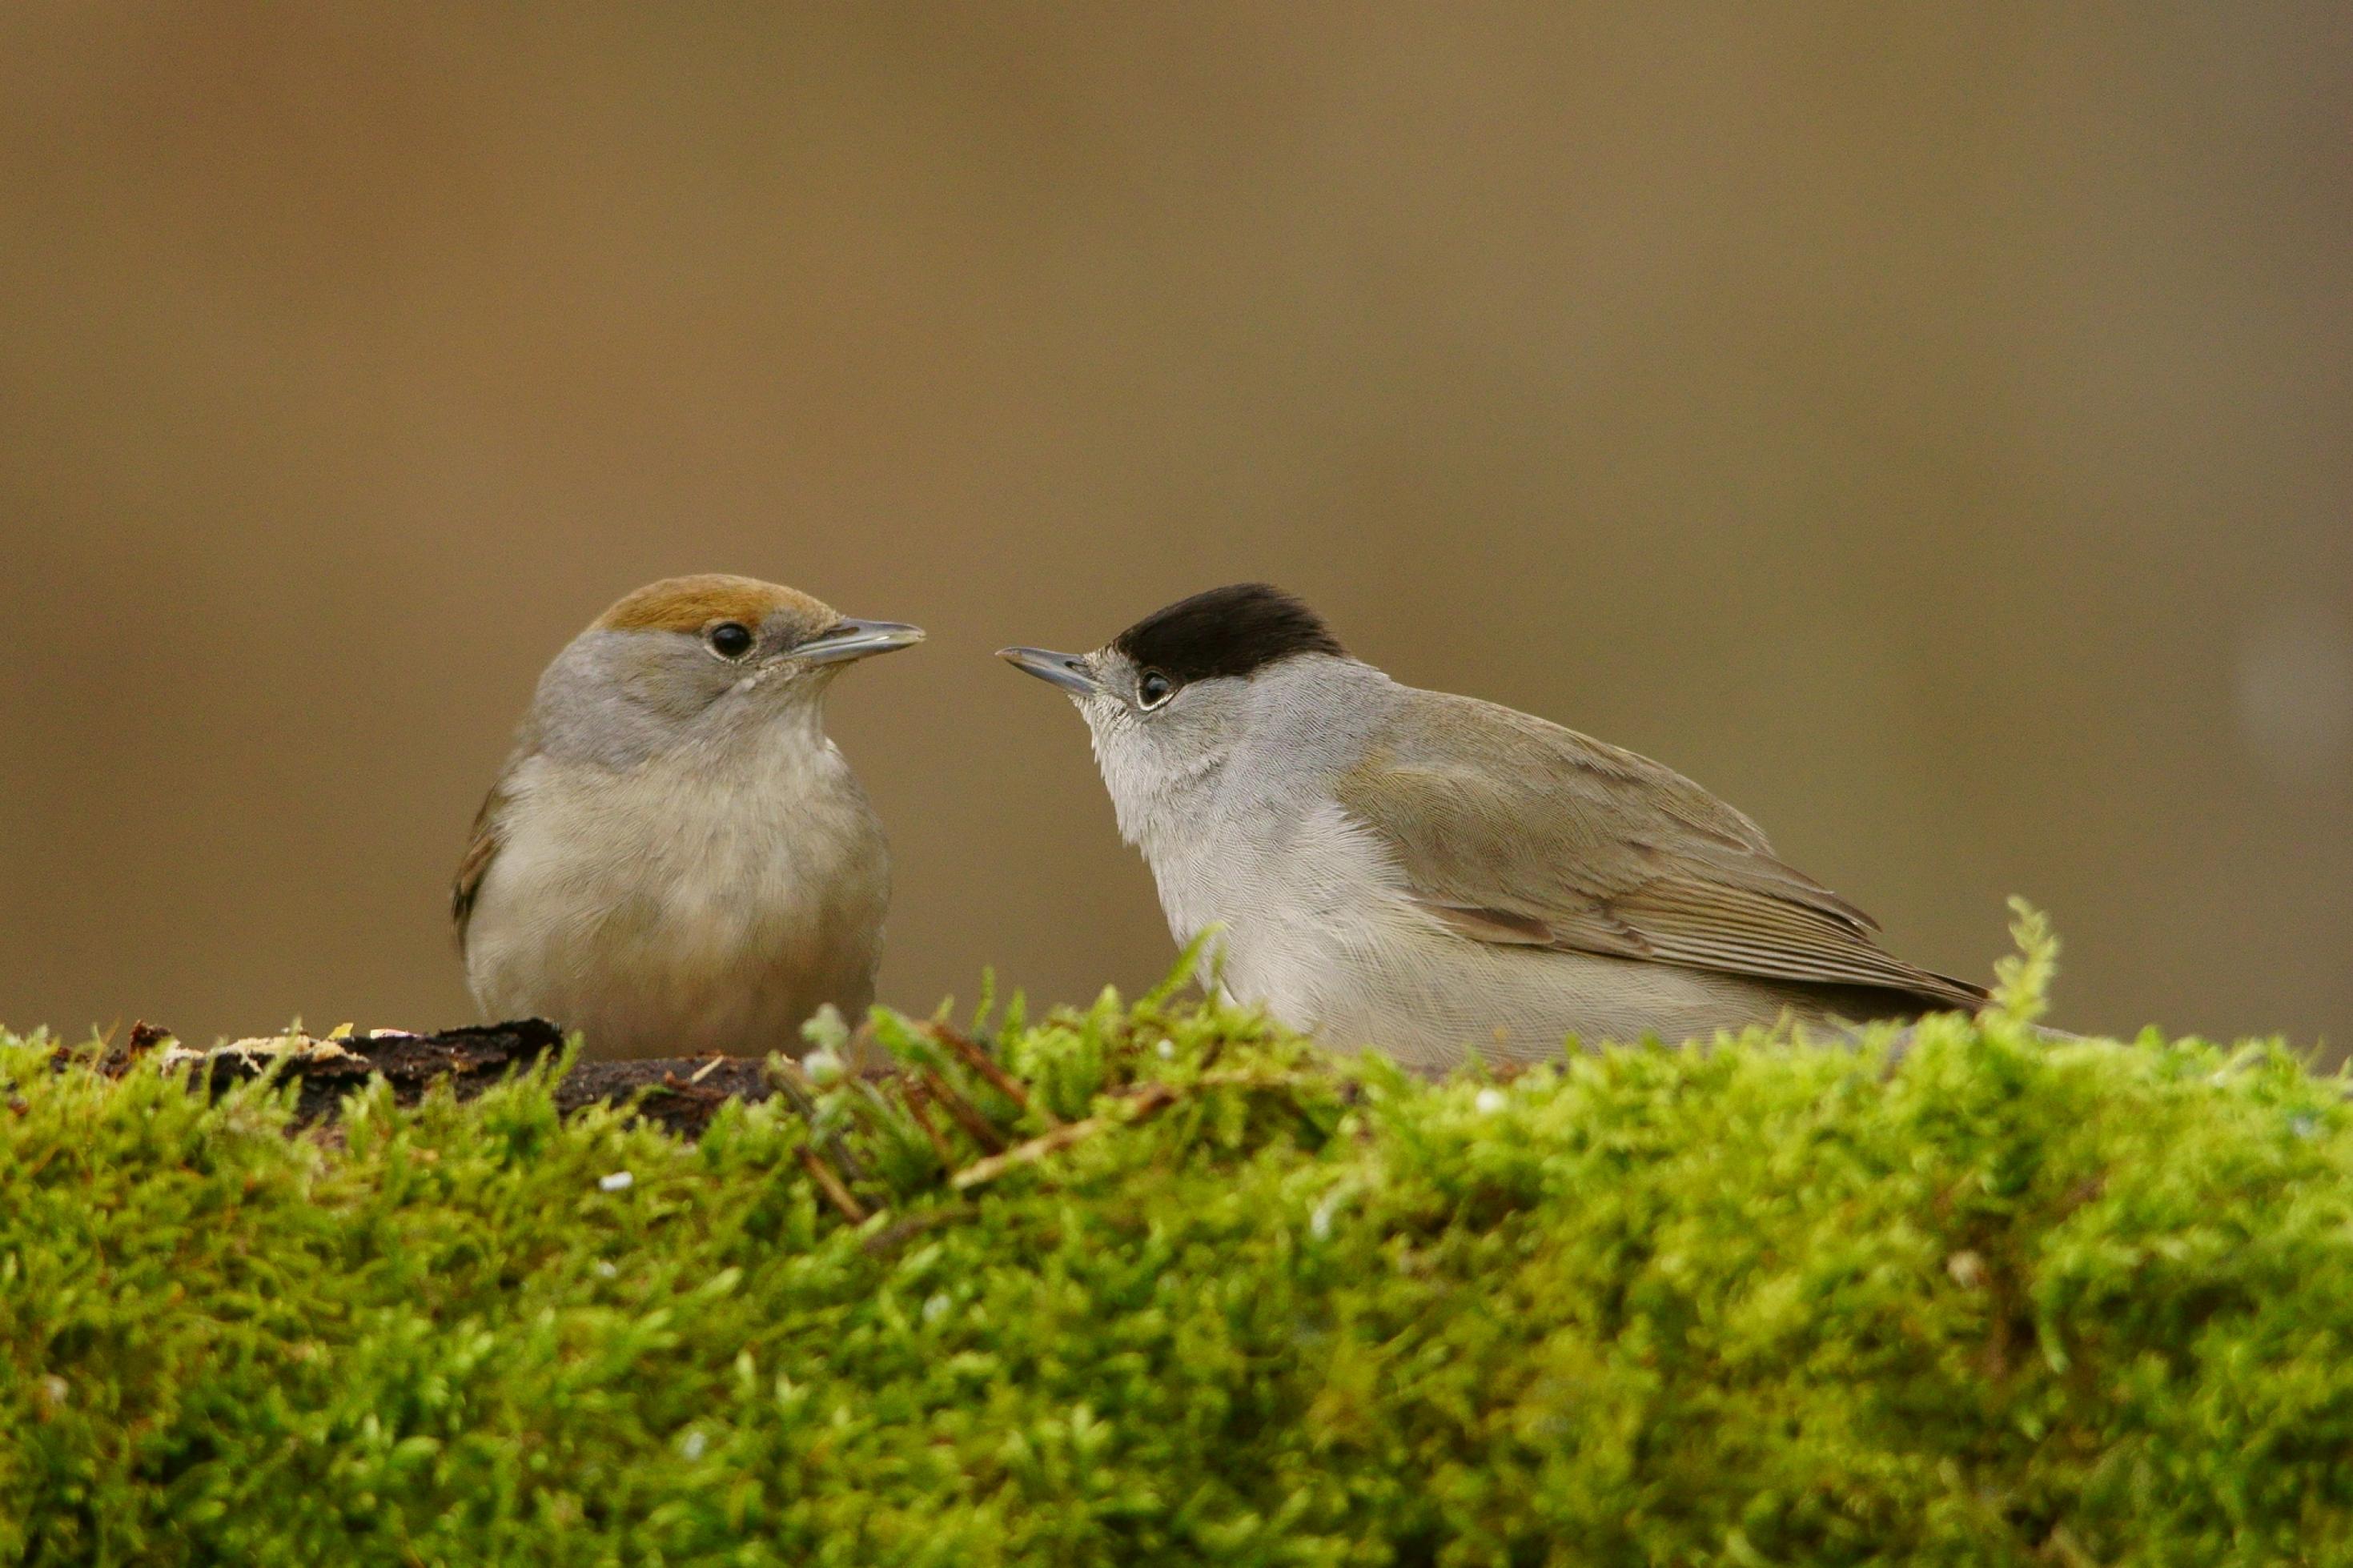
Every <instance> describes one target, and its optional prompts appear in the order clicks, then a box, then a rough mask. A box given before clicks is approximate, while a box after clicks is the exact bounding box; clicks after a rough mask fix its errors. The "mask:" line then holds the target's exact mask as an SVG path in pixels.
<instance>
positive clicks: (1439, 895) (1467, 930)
mask: <svg viewBox="0 0 2353 1568" xmlns="http://www.w3.org/2000/svg"><path fill="white" fill-rule="evenodd" d="M1419 700H1421V701H1425V702H1430V703H1436V704H1440V705H1442V706H1441V707H1440V709H1438V710H1421V711H1418V712H1416V713H1414V714H1413V715H1412V720H1413V721H1412V722H1411V723H1410V724H1400V723H1393V724H1391V725H1390V726H1389V727H1388V729H1387V730H1386V731H1383V732H1382V733H1381V734H1379V735H1378V736H1377V738H1376V743H1375V744H1374V746H1373V747H1372V749H1371V750H1370V751H1369V752H1368V753H1367V755H1366V760H1365V761H1364V763H1361V764H1359V765H1358V766H1357V767H1356V769H1355V770H1353V771H1352V772H1350V773H1347V774H1346V775H1345V776H1344V777H1343V778H1342V780H1341V781H1340V784H1339V796H1340V801H1341V804H1342V805H1344V806H1345V807H1346V809H1347V810H1348V811H1349V812H1350V813H1351V815H1353V816H1355V817H1356V819H1357V820H1359V821H1360V822H1362V823H1363V824H1364V825H1365V826H1366V827H1368V828H1370V829H1371V830H1372V831H1373V832H1374V833H1375V834H1376V835H1377V837H1378V838H1379V839H1380V841H1381V842H1382V843H1383V845H1384V846H1385V847H1387V848H1388V851H1389V852H1390V854H1391V855H1392V856H1393V857H1394V858H1395V860H1396V863H1397V866H1398V870H1399V872H1400V873H1401V874H1402V876H1403V877H1404V879H1405V881H1406V885H1407V889H1408V890H1409V893H1410V894H1411V896H1412V897H1413V898H1414V899H1416V900H1418V901H1419V902H1420V903H1421V904H1422V905H1423V906H1424V907H1425V908H1427V909H1429V910H1430V911H1431V912H1432V913H1433V914H1435V915H1436V916H1438V917H1439V918H1440V920H1441V921H1445V922H1446V923H1447V924H1448V925H1449V926H1450V927H1451V928H1452V929H1453V930H1455V931H1458V932H1460V933H1461V935H1463V936H1465V937H1469V938H1472V939H1473V940H1475V941H1480V942H1494V943H1500V944H1505V945H1511V946H1535V947H1551V948H1556V949H1560V950H1563V951H1570V952H1592V953H1600V954H1606V955H1609V956H1612V957H1620V958H1635V959H1649V960H1651V961H1654V962H1658V963H1677V964H1683V965H1684V966H1686V967H1690V968H1694V969H1709V970H1720V971H1725V972H1727V973H1736V974H1747V975H1756V976H1759V977H1761V978H1767V979H1774V980H1789V981H1798V982H1804V983H1813V984H1849V985H1873V986H1884V987H1887V988H1889V989H1892V990H1896V991H1902V992H1907V993H1911V994H1915V995H1917V996H1919V997H1921V998H1923V999H1924V1000H1926V1001H1927V1002H1928V1003H1930V1004H1931V1005H1937V1006H1947V1007H1975V1006H1977V1005H1978V1004H1979V1003H1980V1002H1982V1001H1983V999H1984V993H1983V992H1982V991H1980V990H1978V988H1977V987H1975V986H1972V985H1969V984H1965V983H1964V982H1961V981H1957V980H1953V979H1949V978H1947V977H1946V976H1944V975H1940V974H1935V973H1930V972H1928V971H1926V970H1924V969H1919V968H1916V967H1915V966H1913V965H1911V964H1908V963H1904V962H1903V961H1901V960H1900V959H1897V958H1894V957H1893V956H1891V955H1890V954H1888V953H1887V952H1884V951H1883V950H1882V949H1881V948H1880V946H1879V944H1878V942H1876V941H1875V940H1874V939H1873V932H1874V931H1876V930H1877V926H1876V924H1875V922H1873V921H1872V919H1871V917H1870V916H1868V915H1866V914H1864V913H1863V912H1862V910H1859V909H1857V908H1855V906H1853V905H1852V904H1851V903H1849V902H1847V901H1846V900H1844V899H1841V898H1840V897H1839V896H1838V895H1837V894H1836V893H1833V892H1831V890H1830V889H1827V888H1825V887H1823V886H1822V885H1821V884H1820V883H1819V882H1816V881H1814V880H1813V879H1811V878H1810V877H1808V876H1806V875H1805V874H1804V873H1802V872H1800V871H1798V870H1796V869H1794V868H1791V867H1789V866H1786V865H1784V864H1782V863H1781V862H1780V861H1779V860H1777V859H1775V858H1773V854H1772V849H1771V846H1769V845H1768V844H1767V842H1766V840H1765V836H1764V834H1763V833H1762V832H1760V831H1759V830H1758V829H1757V825H1756V824H1755V823H1753V822H1751V821H1749V820H1748V818H1746V816H1742V815H1741V814H1740V813H1739V812H1737V811H1735V810H1734V809H1733V808H1732V807H1730V806H1728V805H1725V804H1724V803H1723V802H1722V801H1720V800H1717V799H1716V798H1715V796H1714V795H1709V794H1708V793H1707V792H1706V791H1705V790H1703V789H1701V788H1700V787H1699V786H1698V785H1697V784H1693V783H1692V782H1691V781H1690V780H1689V779H1686V778H1684V777H1683V776H1682V775H1681V774H1679V773H1675V772H1673V771H1672V769H1669V768H1665V767H1662V766H1661V765H1660V764H1659V763H1653V762H1651V761H1650V760H1649V759H1648V758H1645V757H1640V756H1636V755H1635V754H1634V753H1633V752H1626V751H1621V750H1620V749H1619V748H1617V747H1615V746H1610V745H1607V744H1605V743H1603V742H1599V741H1595V740H1592V739H1589V738H1588V737H1586V736H1583V735H1579V734H1577V733H1576V732H1575V731H1569V730H1564V729H1562V728H1560V727H1559V726H1558V725H1556V724H1550V723H1546V721H1543V720H1541V719H1536V718H1534V717H1531V716H1530V715H1527V714H1525V713H1519V712H1515V711H1514V710H1511V709H1508V708H1501V707H1497V706H1495V705H1494V704H1492V703H1486V702H1479V701H1476V700H1473V699H1471V698H1463V697H1450V696H1442V695H1440V694H1435V693H1431V694H1427V695H1423V696H1421V697H1420V699H1419ZM1449 710H1451V711H1449ZM1432 736H1442V737H1443V741H1442V742H1435V741H1430V740H1424V739H1418V738H1417V737H1432Z"/></svg>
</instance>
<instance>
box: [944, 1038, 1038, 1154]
mask: <svg viewBox="0 0 2353 1568" xmlns="http://www.w3.org/2000/svg"><path fill="white" fill-rule="evenodd" d="M923 1032H924V1033H925V1034H927V1035H929V1036H930V1037H932V1038H933V1039H934V1040H936V1041H938V1042H939V1043H940V1044H941V1045H944V1046H945V1047H947V1048H948V1049H949V1050H951V1051H954V1052H955V1054H956V1055H957V1057H959V1058H962V1060H963V1062H964V1065H965V1066H966V1067H968V1068H972V1070H973V1071H975V1072H976V1073H978V1074H979V1075H980V1076H981V1077H983V1078H985V1079H987V1080H988V1081H989V1083H990V1085H991V1086H992V1087H993V1088H995V1089H996V1090H997V1093H999V1094H1001V1095H1003V1096H1004V1097H1005V1098H1006V1099H1008V1100H1011V1101H1012V1102H1013V1103H1014V1104H1016V1105H1018V1106H1019V1107H1020V1108H1021V1109H1022V1110H1023V1111H1025V1112H1027V1113H1029V1114H1033V1115H1035V1116H1036V1117H1037V1118H1038V1119H1039V1121H1043V1122H1045V1124H1046V1125H1047V1126H1048V1127H1050V1128H1051V1127H1060V1126H1061V1125H1062V1119H1061V1118H1060V1117H1059V1116H1057V1115H1055V1114H1054V1113H1053V1112H1052V1111H1051V1110H1048V1109H1047V1108H1046V1107H1044V1106H1042V1105H1039V1104H1037V1103H1036V1102H1035V1101H1033V1100H1031V1099H1030V1098H1029V1089H1027V1088H1026V1087H1024V1086H1023V1084H1022V1083H1021V1081H1020V1079H1017V1078H1015V1077H1014V1076H1013V1075H1012V1074H1011V1073H1008V1072H1007V1071H1006V1070H1005V1068H1004V1066H1003V1064H1001V1063H1000V1062H998V1061H997V1058H995V1057H992V1056H990V1055H989V1054H988V1053H987V1051H985V1050H983V1049H981V1048H980V1043H979V1042H978V1041H976V1040H975V1039H974V1038H973V1037H971V1036H969V1035H967V1034H965V1033H964V1031H962V1030H961V1029H958V1028H955V1027H954V1026H951V1025H947V1024H930V1025H926V1026H924V1030H923Z"/></svg>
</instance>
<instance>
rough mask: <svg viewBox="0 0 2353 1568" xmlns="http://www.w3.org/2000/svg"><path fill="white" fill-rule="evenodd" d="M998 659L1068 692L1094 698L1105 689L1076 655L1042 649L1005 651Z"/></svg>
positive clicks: (1023, 648)
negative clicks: (1093, 696) (1095, 694)
mask: <svg viewBox="0 0 2353 1568" xmlns="http://www.w3.org/2000/svg"><path fill="white" fill-rule="evenodd" d="M997 658H1001V659H1003V660H1004V661H1005V662H1006V663H1008V664H1009V665H1011V666H1012V667H1013V668H1016V669H1018V670H1019V671H1021V673H1022V674H1024V675H1034V676H1036V677H1037V678H1038V679H1040V680H1050V681H1052V682H1053V683H1054V684H1055V685H1057V686H1059V687H1060V688H1061V689H1063V690H1065V691H1076V692H1080V693H1082V694H1084V695H1088V696H1092V695H1093V694H1094V693H1095V692H1098V691H1101V690H1102V689H1103V682H1101V681H1099V680H1097V679H1095V674H1094V671H1093V670H1092V669H1089V668H1087V661H1086V660H1085V659H1083V658H1080V657H1079V656H1078V655H1077V654H1074V653H1055V652H1053V651H1051V650H1050V649H1048V648H1042V647H1001V648H998V649H997Z"/></svg>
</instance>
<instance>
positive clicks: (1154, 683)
mask: <svg viewBox="0 0 2353 1568" xmlns="http://www.w3.org/2000/svg"><path fill="white" fill-rule="evenodd" d="M1175 691H1176V682H1175V681H1173V680H1171V679H1168V678H1167V677H1166V676H1165V675H1163V674H1161V673H1160V672H1159V671H1158V670H1156V669H1147V670H1145V672H1144V673H1143V674H1142V675H1140V676H1138V677H1136V679H1135V700H1137V701H1138V702H1141V703H1143V704H1144V705H1145V707H1146V708H1157V707H1159V706H1160V705H1161V704H1162V703H1163V702H1166V701H1167V700H1168V699H1169V697H1170V696H1171V694H1173V693H1174V692H1175Z"/></svg>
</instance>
